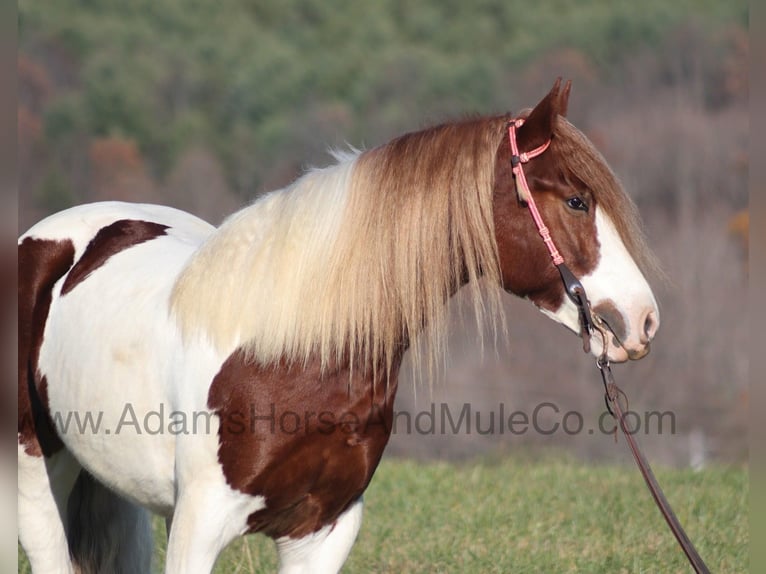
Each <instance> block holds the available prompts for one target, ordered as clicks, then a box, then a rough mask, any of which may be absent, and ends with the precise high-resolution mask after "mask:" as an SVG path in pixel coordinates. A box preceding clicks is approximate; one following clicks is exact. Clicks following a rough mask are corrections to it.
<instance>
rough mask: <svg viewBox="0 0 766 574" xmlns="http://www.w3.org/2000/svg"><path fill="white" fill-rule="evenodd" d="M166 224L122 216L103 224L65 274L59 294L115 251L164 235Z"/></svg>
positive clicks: (85, 275) (68, 288)
mask: <svg viewBox="0 0 766 574" xmlns="http://www.w3.org/2000/svg"><path fill="white" fill-rule="evenodd" d="M166 229H168V226H167V225H162V224H160V223H154V222H152V221H141V220H136V219H121V220H119V221H115V222H114V223H112V224H111V225H107V226H106V227H102V228H101V229H99V230H98V233H96V236H95V237H94V238H93V239H91V241H90V243H88V246H87V247H86V248H85V252H84V253H83V254H82V257H80V259H79V260H78V261H77V264H76V265H75V266H74V267H73V268H72V271H70V273H69V275H67V278H66V281H64V286H63V287H62V288H61V294H62V295H66V294H67V293H69V292H70V291H71V290H72V289H74V288H75V287H77V285H79V284H80V283H82V282H83V281H84V280H85V279H87V278H88V276H90V274H91V273H93V272H94V271H95V270H96V269H98V268H99V267H101V266H102V265H103V264H104V263H106V262H107V260H108V259H109V258H110V257H111V256H112V255H115V254H116V253H119V252H120V251H124V250H125V249H128V248H129V247H133V246H134V245H138V244H139V243H144V242H146V241H150V240H152V239H155V238H156V237H160V236H161V235H165V230H166Z"/></svg>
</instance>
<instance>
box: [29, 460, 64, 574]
mask: <svg viewBox="0 0 766 574" xmlns="http://www.w3.org/2000/svg"><path fill="white" fill-rule="evenodd" d="M78 472H79V465H78V464H77V462H76V461H74V459H73V458H72V456H71V455H70V454H69V453H68V452H67V451H60V452H58V453H56V454H55V455H53V456H52V457H51V458H49V459H47V460H46V459H45V458H44V457H42V456H30V455H29V454H27V453H26V452H25V450H24V448H23V447H19V474H18V476H19V498H18V519H19V541H20V542H21V546H22V547H23V548H24V551H25V552H26V554H27V558H29V563H30V565H31V567H32V572H34V573H35V574H40V573H45V572H58V573H67V572H73V571H74V568H73V566H72V562H71V559H70V556H69V546H68V544H67V535H66V529H65V526H64V524H65V516H66V500H67V497H68V496H69V492H70V491H71V490H72V485H73V484H74V481H75V479H76V478H77V473H78Z"/></svg>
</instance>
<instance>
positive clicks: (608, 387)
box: [596, 333, 710, 574]
mask: <svg viewBox="0 0 766 574" xmlns="http://www.w3.org/2000/svg"><path fill="white" fill-rule="evenodd" d="M602 335H603V333H602ZM596 365H597V366H598V369H599V371H600V372H601V379H602V380H603V382H604V392H605V395H604V398H605V400H606V404H607V407H608V408H609V411H610V412H611V413H612V416H613V417H614V418H615V420H616V421H617V423H618V425H619V427H620V429H621V430H622V434H623V436H624V437H625V440H626V441H627V443H628V446H629V447H630V452H631V454H632V455H633V459H634V460H635V461H636V464H637V465H638V469H639V470H640V471H641V476H643V477H644V482H646V486H647V487H648V488H649V492H651V493H652V497H653V498H654V502H655V503H656V504H657V507H658V508H659V509H660V512H661V513H662V516H663V518H664V519H665V522H667V523H668V526H669V527H670V530H671V531H672V532H673V536H675V537H676V540H677V541H678V544H679V545H680V546H681V549H682V550H683V551H684V554H686V558H687V559H688V560H689V563H690V564H691V565H692V568H694V571H695V572H697V574H710V570H709V569H708V567H707V565H706V564H705V561H704V560H702V557H701V556H700V555H699V553H698V552H697V549H696V548H695V547H694V544H693V543H692V541H691V540H690V539H689V537H688V536H687V535H686V531H685V530H684V528H683V526H681V522H680V521H679V520H678V517H677V516H676V514H675V512H673V508H672V507H671V506H670V503H669V502H668V499H667V498H665V493H664V492H663V491H662V488H661V487H660V483H659V482H657V478H656V477H655V476H654V472H652V467H651V466H650V465H649V461H648V460H646V457H645V456H644V453H643V452H642V451H641V449H640V447H639V446H638V442H637V441H636V439H635V437H634V436H633V433H632V432H630V430H629V429H628V426H627V424H626V423H625V413H624V412H623V410H622V406H621V405H620V400H619V397H620V395H624V394H625V393H623V392H622V390H620V388H619V387H618V386H617V385H616V384H615V382H614V377H613V375H612V369H611V368H610V366H609V361H608V360H606V359H603V358H599V359H598V360H597V361H596Z"/></svg>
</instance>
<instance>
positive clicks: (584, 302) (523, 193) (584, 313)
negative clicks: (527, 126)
mask: <svg viewBox="0 0 766 574" xmlns="http://www.w3.org/2000/svg"><path fill="white" fill-rule="evenodd" d="M523 124H524V120H523V119H513V120H510V121H509V122H508V137H509V139H510V143H511V168H512V170H513V176H514V178H515V180H516V191H517V193H518V195H519V198H520V199H522V200H523V201H524V202H526V204H527V207H528V208H529V212H530V214H531V215H532V219H533V220H534V222H535V225H536V226H537V231H538V232H539V233H540V237H542V238H543V242H544V243H545V245H546V247H547V248H548V253H550V256H551V260H552V261H553V264H554V265H555V266H556V268H557V269H558V270H559V273H560V274H561V280H562V281H563V283H564V288H565V291H566V293H567V295H568V296H569V298H570V299H571V300H572V301H573V303H574V304H575V305H576V306H577V309H578V313H579V317H580V334H581V336H582V340H583V350H584V351H585V352H586V353H588V352H590V337H591V334H592V332H593V330H594V329H595V330H597V331H598V332H599V333H600V334H601V337H602V340H603V345H602V349H603V351H602V354H601V356H600V357H599V358H598V359H597V360H596V366H597V367H598V370H599V373H601V379H602V381H603V383H604V393H605V394H604V401H605V403H606V408H607V409H608V410H609V412H610V413H611V415H612V416H613V417H614V418H615V420H616V421H617V426H619V427H620V430H622V434H623V436H624V437H625V440H626V442H627V443H628V446H629V447H630V452H631V454H633V459H634V460H635V461H636V464H637V465H638V469H639V470H640V471H641V476H643V477H644V482H646V486H647V487H648V488H649V492H651V494H652V498H654V502H655V503H656V504H657V507H658V508H659V509H660V512H661V513H662V516H663V518H664V519H665V522H667V524H668V526H669V527H670V530H671V532H673V536H675V538H676V540H677V541H678V544H679V545H680V546H681V549H682V550H683V551H684V554H685V555H686V558H687V559H688V560H689V563H690V564H691V566H692V568H694V571H695V572H696V573H697V574H710V570H709V569H708V567H707V565H706V564H705V562H704V561H703V560H702V558H701V557H700V555H699V553H698V552H697V549H696V548H695V547H694V544H692V541H691V540H690V539H689V537H688V536H687V535H686V532H685V531H684V529H683V527H682V526H681V523H680V522H679V520H678V517H676V515H675V513H674V512H673V509H672V508H671V506H670V503H669V502H668V500H667V498H665V493H664V492H663V491H662V488H661V487H660V484H659V482H657V478H656V477H655V476H654V472H652V467H651V466H650V465H649V461H648V460H646V457H645V456H644V454H643V452H641V449H640V448H639V446H638V442H637V441H636V439H635V438H634V437H633V434H632V433H631V432H630V431H629V430H628V427H627V424H626V422H625V412H624V411H623V409H622V406H621V405H620V397H621V396H622V397H623V398H625V401H626V402H627V395H625V393H624V392H623V391H622V390H621V389H620V388H619V387H618V386H617V384H616V383H615V382H614V376H613V375H612V369H611V367H610V366H609V359H608V358H607V357H606V349H607V333H606V330H605V329H604V327H602V326H601V324H600V322H597V323H594V322H593V318H592V317H591V313H590V302H589V301H588V297H587V295H586V293H585V288H584V287H583V286H582V284H581V283H580V281H579V280H578V279H577V277H575V275H574V274H573V273H572V272H571V271H570V269H569V268H568V267H567V266H566V264H565V263H564V258H563V257H562V256H561V253H560V252H559V250H558V249H557V248H556V244H555V243H554V241H553V238H552V237H551V234H550V230H549V229H548V227H546V225H545V223H544V222H543V218H542V216H541V215H540V211H539V210H538V209H537V204H536V203H535V200H534V197H532V192H531V190H530V189H529V184H528V183H527V178H526V176H525V175H524V169H523V164H525V163H527V162H528V161H529V160H530V159H532V158H535V157H537V156H539V155H540V154H542V153H543V152H544V151H545V150H547V149H548V147H549V146H550V144H551V140H548V141H546V142H545V143H544V144H542V145H540V146H538V147H536V148H535V149H533V150H532V151H530V152H526V153H519V147H518V142H517V141H516V129H517V128H520V127H521V126H522V125H523ZM615 433H616V429H615ZM616 439H617V435H616V434H615V440H616Z"/></svg>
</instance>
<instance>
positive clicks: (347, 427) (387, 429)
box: [208, 352, 396, 537]
mask: <svg viewBox="0 0 766 574" xmlns="http://www.w3.org/2000/svg"><path fill="white" fill-rule="evenodd" d="M385 387H386V386H385V385H384V384H382V383H381V384H378V391H377V393H375V392H374V391H373V384H372V382H371V381H366V380H363V379H361V378H355V379H354V380H350V379H349V375H348V371H346V370H342V371H340V372H339V373H337V374H333V375H331V376H324V377H320V375H319V369H318V367H315V366H310V367H309V368H307V369H303V370H298V369H295V368H293V369H292V370H291V369H289V368H287V367H284V366H273V367H268V368H265V367H262V366H258V365H253V364H252V363H248V362H247V361H246V360H244V357H243V355H242V354H241V353H239V352H237V353H234V354H233V355H232V356H231V357H229V359H227V361H226V362H225V363H224V364H223V366H222V367H221V371H220V372H219V373H218V375H217V376H216V377H215V379H214V380H213V383H212V385H211V388H210V394H209V400H208V405H209V407H210V408H211V409H214V410H215V411H216V413H217V414H218V415H219V417H220V430H219V450H218V461H219V463H220V464H221V466H222V469H223V473H224V475H225V477H226V480H227V482H228V483H229V485H230V486H231V487H232V488H235V489H237V490H239V491H241V492H245V493H248V494H251V495H254V496H263V497H264V498H265V499H266V507H265V508H264V509H262V510H259V511H257V512H255V513H253V514H252V515H251V516H250V517H249V519H248V525H249V527H250V529H251V531H262V532H264V533H266V534H268V535H270V536H274V537H280V536H292V537H300V536H303V535H305V534H308V533H310V532H314V531H316V530H318V529H320V528H321V527H322V526H324V525H326V524H330V523H332V522H334V521H335V519H336V518H337V517H338V516H339V515H340V513H341V512H343V510H345V509H346V508H347V507H348V505H349V504H350V503H351V502H353V501H354V500H356V499H357V498H358V497H359V496H360V495H361V494H362V492H363V491H364V489H365V488H366V487H367V484H368V483H369V481H370V479H371V478H372V474H373V472H374V471H375V468H376V467H377V465H378V462H379V461H380V457H381V455H382V454H383V449H384V448H385V446H386V443H387V442H388V438H389V436H390V433H391V423H392V415H393V399H394V393H395V390H396V382H395V381H394V382H391V381H389V386H388V391H387V392H386V391H385V390H384V389H385Z"/></svg>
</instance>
